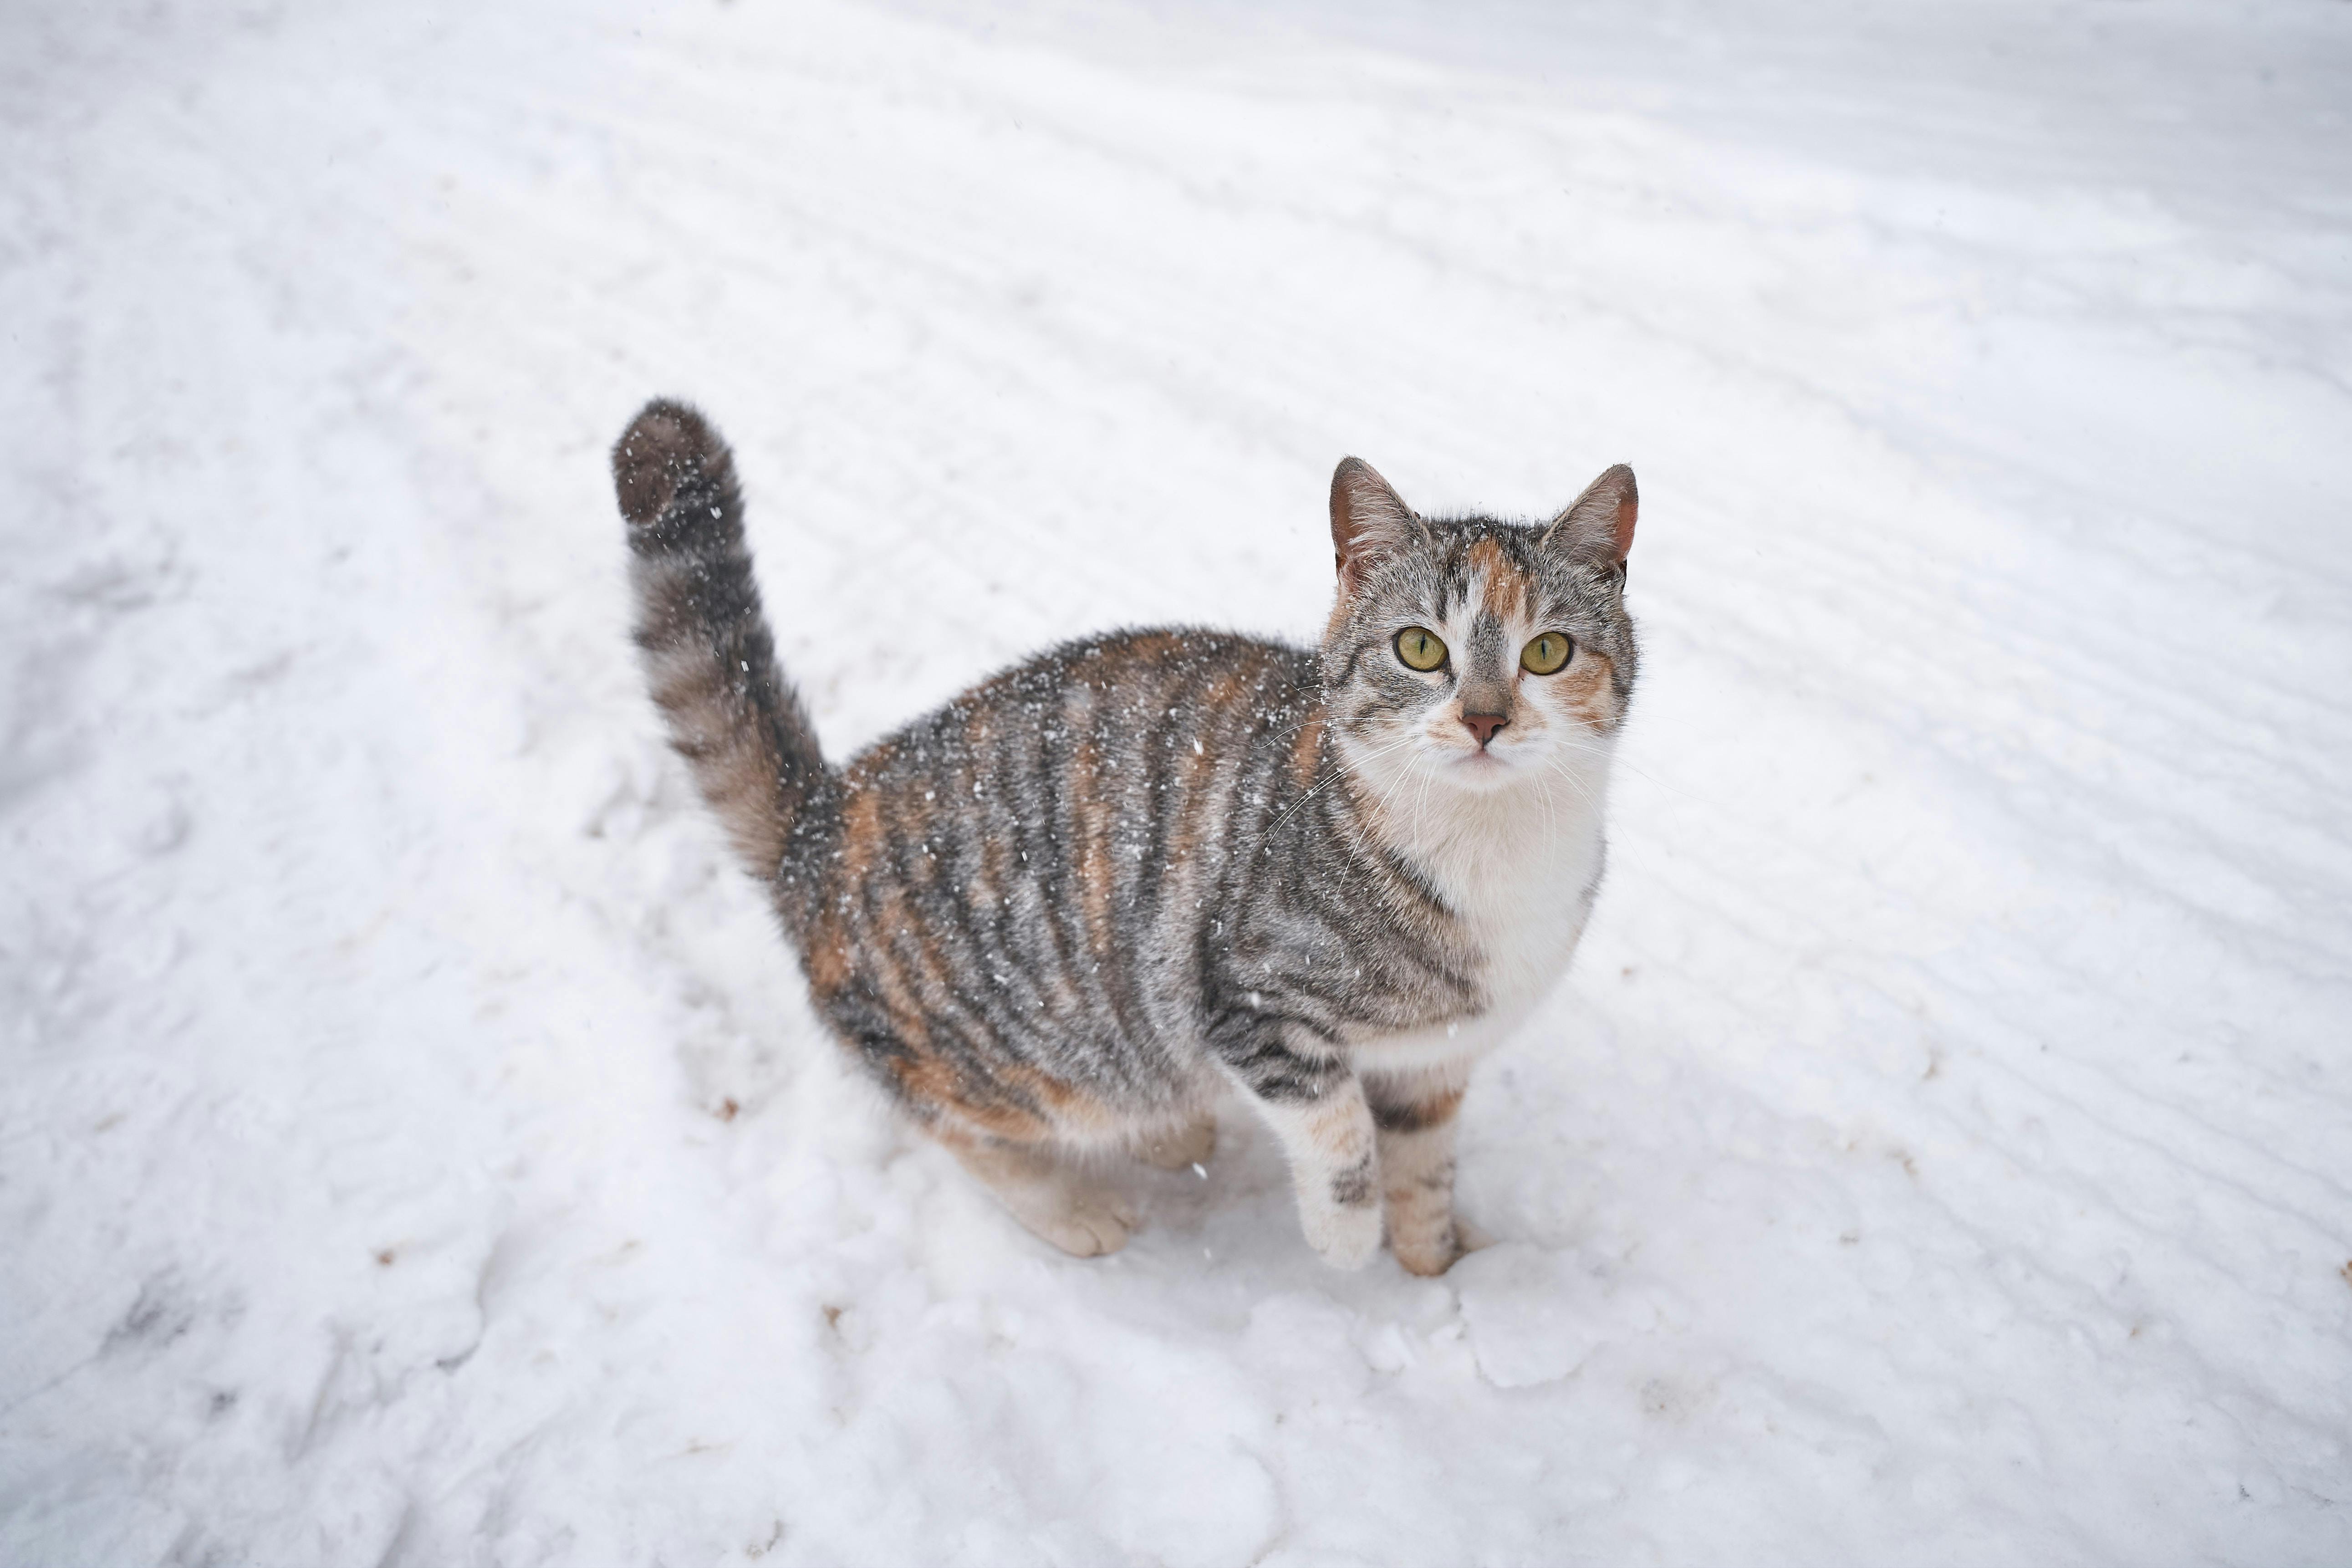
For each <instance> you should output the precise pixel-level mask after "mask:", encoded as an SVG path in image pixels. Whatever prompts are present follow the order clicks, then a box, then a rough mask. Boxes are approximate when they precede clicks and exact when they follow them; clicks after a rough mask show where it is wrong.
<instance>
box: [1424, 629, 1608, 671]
mask: <svg viewBox="0 0 2352 1568" xmlns="http://www.w3.org/2000/svg"><path fill="white" fill-rule="evenodd" d="M1575 651H1576V644H1575V642H1574V641H1573V640H1571V639H1570V637H1569V635H1568V634H1567V633H1566V632H1546V633H1544V635H1543V636H1541V637H1538V638H1536V640H1535V641H1533V642H1531V643H1529V644H1528V646H1527V647H1524V648H1521V649H1520V650H1519V662H1520V663H1521V664H1523V665H1526V666H1527V667H1528V674H1529V675H1549V674H1550V673H1552V671H1554V670H1556V669H1558V668H1559V667H1560V666H1561V665H1563V664H1566V663H1567V662H1568V656H1569V655H1570V654H1572V653H1574V652H1575ZM1405 662H1406V663H1407V664H1411V663H1412V660H1411V659H1407V660H1405Z"/></svg>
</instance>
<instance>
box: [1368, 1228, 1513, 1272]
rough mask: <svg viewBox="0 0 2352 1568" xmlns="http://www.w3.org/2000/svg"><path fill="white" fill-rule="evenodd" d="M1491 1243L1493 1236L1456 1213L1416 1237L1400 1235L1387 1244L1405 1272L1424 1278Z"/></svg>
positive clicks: (1451, 1265)
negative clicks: (1445, 1221)
mask: <svg viewBox="0 0 2352 1568" xmlns="http://www.w3.org/2000/svg"><path fill="white" fill-rule="evenodd" d="M1494 1245H1495V1238H1494V1237H1491V1236H1489V1235H1487V1234H1486V1231H1484V1230H1482V1229H1480V1228H1479V1227H1478V1226H1475V1225H1473V1224H1471V1223H1470V1222H1469V1221H1468V1220H1466V1219H1464V1218H1463V1217H1462V1216H1461V1215H1454V1217H1453V1218H1452V1219H1451V1220H1450V1221H1448V1222H1447V1223H1446V1224H1445V1225H1443V1226H1434V1227H1432V1228H1430V1229H1429V1230H1427V1231H1425V1232H1423V1234H1421V1235H1418V1236H1399V1237H1395V1238H1393V1239H1392V1240H1391V1243H1390V1247H1391V1249H1392V1250H1393V1251H1394V1252H1395V1253H1396V1258H1397V1261H1398V1262H1399V1263H1400V1264H1402V1265H1403V1266H1404V1271H1405V1272H1406V1273H1408V1274H1418V1275H1420V1276H1421V1277H1422V1278H1423V1279H1431V1278H1433V1277H1435V1276H1437V1275H1440V1274H1443V1273H1444V1272H1445V1271H1446V1270H1447V1269H1449V1268H1453V1267H1454V1265H1455V1264H1457V1263H1459V1262H1461V1261H1462V1259H1463V1258H1465V1257H1467V1256H1468V1255H1469V1254H1471V1253H1473V1252H1475V1251H1477V1250H1478V1249H1479V1248H1480V1247H1492V1246H1494Z"/></svg>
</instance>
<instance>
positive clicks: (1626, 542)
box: [1543, 463, 1641, 566]
mask: <svg viewBox="0 0 2352 1568" xmlns="http://www.w3.org/2000/svg"><path fill="white" fill-rule="evenodd" d="M1639 510H1641V498H1640V497H1639V496H1638V495H1636V494H1635V493H1634V489H1633V469H1631V468H1627V467H1626V466H1625V465H1624V464H1622V463H1619V464H1617V465H1616V466H1615V467H1613V468H1611V469H1609V471H1608V472H1606V473H1604V474H1602V475H1601V477H1600V478H1599V479H1595V480H1593V481H1592V482H1591V484H1589V485H1587V486H1585V487H1584V493H1583V494H1582V495H1580V496H1579V497H1577V498H1576V499H1575V500H1572V501H1570V502H1569V504H1568V510H1566V511H1563V512H1561V513H1560V514H1559V516H1558V517H1556V518H1553V519H1552V520H1551V526H1550V527H1549V528H1548V529H1546V530H1545V531H1544V536H1543V542H1544V547H1545V548H1546V549H1548V550H1563V551H1566V552H1569V553H1570V554H1573V555H1578V556H1581V557H1583V558H1584V559H1586V560H1588V561H1601V562H1606V563H1608V564H1609V565H1612V566H1622V565H1623V564H1625V556H1626V553H1627V552H1629V551H1631V550H1632V549H1633V515H1634V513H1635V512H1637V511H1639Z"/></svg>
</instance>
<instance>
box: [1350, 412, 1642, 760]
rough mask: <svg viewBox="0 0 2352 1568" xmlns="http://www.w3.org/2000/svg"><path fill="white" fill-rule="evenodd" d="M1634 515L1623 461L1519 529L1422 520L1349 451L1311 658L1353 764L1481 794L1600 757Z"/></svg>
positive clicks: (1619, 699)
mask: <svg viewBox="0 0 2352 1568" xmlns="http://www.w3.org/2000/svg"><path fill="white" fill-rule="evenodd" d="M1635 509H1636V500H1635V496H1634V489H1633V469H1631V468H1626V467H1625V466H1624V465H1623V464H1622V463H1621V464H1619V465H1618V466H1617V467H1615V468H1611V469H1610V470H1609V471H1608V472H1606V473H1604V474H1602V475H1601V477H1600V478H1599V479H1595V480H1593V481H1592V483H1591V485H1590V486H1588V487H1587V488H1586V489H1585V491H1584V493H1583V494H1582V495H1580V496H1579V497H1577V499H1576V500H1575V501H1574V502H1572V503H1571V504H1570V506H1569V507H1568V509H1567V510H1564V511H1562V512H1561V513H1560V514H1559V516H1558V517H1555V518H1553V519H1552V520H1551V521H1549V522H1540V523H1520V524H1515V523H1507V522H1497V521H1494V520H1493V519H1491V518H1483V517H1472V518H1461V519H1450V520H1449V519H1432V518H1423V517H1422V516H1420V515H1419V514H1417V513H1416V512H1414V511H1413V510H1412V508H1411V507H1409V506H1407V505H1405V503H1404V501H1403V500H1402V499H1401V498H1400V497H1399V496H1398V495H1397V493H1396V491H1395V490H1393V489H1390V488H1389V484H1388V481H1387V480H1385V479H1381V476H1380V475H1379V474H1377V473H1375V472H1374V471H1373V470H1372V468H1371V466H1370V464H1367V463H1364V462H1362V461H1360V460H1359V459H1357V458H1348V459H1347V460H1346V461H1344V462H1342V463H1341V464H1340V465H1339V471H1338V472H1336V473H1334V474H1333V475H1332V476H1331V542H1332V546H1333V548H1334V550H1335V552H1337V555H1338V560H1339V602H1338V604H1337V605H1334V606H1333V608H1332V612H1331V623H1330V626H1328V628H1327V629H1326V630H1325V632H1324V635H1323V660H1322V662H1323V670H1324V681H1325V686H1326V689H1327V691H1328V696H1329V700H1330V712H1331V718H1332V721H1333V724H1334V726H1335V728H1336V731H1337V732H1338V735H1339V739H1340V741H1341V742H1342V743H1343V744H1344V745H1345V746H1346V748H1347V750H1348V752H1349V753H1350V754H1351V760H1353V761H1355V762H1356V763H1359V764H1360V765H1370V763H1372V762H1373V761H1374V759H1378V760H1379V762H1380V765H1379V767H1378V769H1377V772H1378V773H1381V774H1382V775H1390V776H1393V775H1394V774H1396V773H1400V772H1404V773H1423V774H1426V775H1427V776H1428V777H1429V778H1430V780H1431V781H1432V782H1433V784H1437V785H1439V786H1445V785H1451V786H1454V787H1456V788H1460V789H1465V790H1470V791H1481V792H1483V791H1490V790H1498V789H1505V788H1508V787H1511V786H1512V785H1513V784H1521V783H1532V782H1535V781H1537V780H1538V779H1540V778H1542V777H1543V776H1545V775H1546V774H1547V773H1548V772H1552V771H1557V772H1564V773H1570V774H1571V775H1572V774H1576V773H1582V772H1584V771H1586V768H1587V766H1588V765H1589V764H1590V763H1591V761H1592V760H1593V759H1595V758H1597V757H1601V756H1605V754H1606V751H1607V747H1608V744H1609V742H1610V740H1611V739H1612V737H1613V736H1614V734H1615V732H1616V729H1617V726H1618V723H1619V721H1621V720H1622V718H1623V717H1624V713H1625V705H1626V701H1627V699H1628V698H1629V697H1630V696H1631V695H1632V693H1633V674H1634V665H1635V652H1634V646H1633V620H1632V618H1631V617H1630V616H1627V615H1626V613H1625V597H1624V594H1625V553H1626V552H1627V551H1628V550H1630V549H1631V548H1632V547H1633V518H1634V512H1635ZM1401 764H1402V765H1401Z"/></svg>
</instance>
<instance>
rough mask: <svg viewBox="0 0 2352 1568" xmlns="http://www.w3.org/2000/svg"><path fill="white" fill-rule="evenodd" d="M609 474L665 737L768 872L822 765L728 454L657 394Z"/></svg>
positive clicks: (818, 785)
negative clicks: (777, 635)
mask: <svg viewBox="0 0 2352 1568" xmlns="http://www.w3.org/2000/svg"><path fill="white" fill-rule="evenodd" d="M613 486H614V489H615V490H616V491H617V492H618V494H619V497H620V502H621V516H622V517H623V518H625V520H626V521H627V522H628V530H629V552H630V563H629V581H630V583H631V584H632V585H633V586H634V587H635V590H636V600H637V625H636V637H637V647H639V648H640V649H642V650H643V651H644V658H645V667H646V680H647V683H648V684H649V685H651V687H652V688H653V698H654V702H655V704H656V706H658V707H659V708H660V709H661V710H662V716H663V718H664V719H665V720H666V721H667V723H668V726H669V739H670V744H671V745H673V746H675V747H677V751H678V754H679V755H681V756H683V757H684V758H686V760H687V762H688V763H689V764H691V766H692V768H693V770H694V782H695V783H696V784H698V785H699V786H700V788H701V790H702V798H703V799H704V800H706V801H708V802H709V805H710V809H711V810H712V811H714V812H716V813H717V814H718V816H719V821H720V823H722V824H723V825H724V826H726V829H727V836H728V837H729V838H730V839H731V840H732V841H733V842H734V845H735V848H736V851H737V853H739V854H740V855H741V856H742V857H743V859H744V861H745V863H746V865H747V866H748V868H750V869H751V873H752V874H753V875H754V876H756V877H758V878H760V879H761V880H762V881H772V880H774V879H778V878H779V875H780V873H784V872H787V871H788V870H789V869H790V868H789V867H788V866H787V864H786V861H787V859H788V858H789V857H791V856H792V855H793V853H794V851H795V848H796V847H806V845H807V837H808V836H807V835H806V834H805V833H804V832H803V833H802V834H800V835H798V836H796V835H795V831H794V830H795V828H796V827H797V828H803V829H805V828H806V827H808V826H811V824H809V823H807V822H806V821H804V820H803V819H804V818H805V817H806V816H808V814H809V811H810V808H811V806H812V805H813V804H814V802H815V799H816V796H817V795H819V794H820V793H821V792H823V791H824V790H825V789H827V788H828V787H829V784H830V782H831V775H830V773H828V772H827V770H826V767H825V763H824V752H823V751H821V750H820V749H819V748H818V746H817V740H816V731H815V730H814V728H813V727H812V726H811V725H810V723H809V717H808V710H806V709H804V708H803V707H802V706H801V700H800V696H799V694H798V693H797V692H795V691H794V690H793V687H792V683H791V682H790V681H788V680H786V679H784V678H783V674H782V671H780V670H779V669H778V668H776V648H775V643H774V641H773V639H772V638H771V637H770V636H769V634H768V623H767V620H766V618H765V617H764V616H762V615H761V612H760V589H759V585H758V584H756V583H755V582H753V581H752V578H751V551H750V549H749V548H747V547H746V546H745V544H744V542H743V500H742V496H741V494H740V491H739V490H738V489H737V488H736V484H735V457H734V454H733V453H731V452H730V451H729V450H728V449H727V443H726V442H724V441H722V440H720V439H719V433H718V432H717V431H715V430H713V429H712V428H711V427H710V422H709V420H707V419H705V418H703V416H702V415H701V414H700V413H699V412H698V411H697V410H696V409H694V408H692V407H690V406H689V405H686V404H684V403H677V402H673V401H671V400H670V399H667V398H656V399H655V400H654V401H653V402H651V403H648V404H646V406H645V408H644V409H643V411H641V412H640V413H639V414H638V415H637V416H636V417H635V419H633V420H631V421H630V422H629V427H628V428H627V429H626V430H625V431H623V432H622V433H621V438H620V440H619V441H617V442H616V443H614V447H613ZM793 880H794V879H793V878H791V877H789V876H785V877H784V878H783V881H784V882H786V883H789V882H791V881H793ZM786 912H787V915H788V917H789V916H790V914H791V913H792V912H793V911H791V910H787V911H786Z"/></svg>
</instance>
